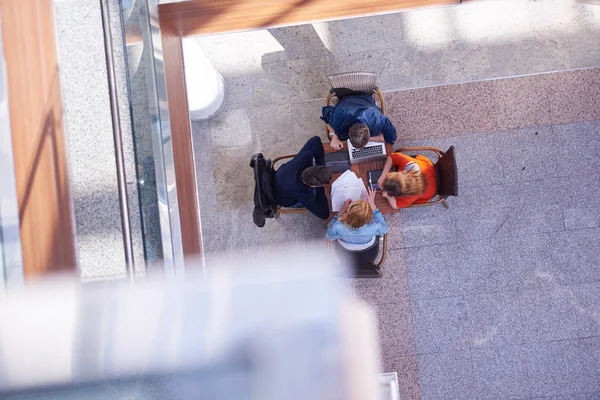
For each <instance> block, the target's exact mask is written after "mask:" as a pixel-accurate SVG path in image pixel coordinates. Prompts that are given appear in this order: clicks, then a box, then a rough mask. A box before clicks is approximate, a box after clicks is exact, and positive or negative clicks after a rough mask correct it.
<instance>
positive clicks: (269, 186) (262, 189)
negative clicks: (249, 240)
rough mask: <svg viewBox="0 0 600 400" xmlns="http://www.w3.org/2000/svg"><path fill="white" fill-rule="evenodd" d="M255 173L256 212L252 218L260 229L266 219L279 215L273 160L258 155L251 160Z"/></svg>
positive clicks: (260, 154)
mask: <svg viewBox="0 0 600 400" xmlns="http://www.w3.org/2000/svg"><path fill="white" fill-rule="evenodd" d="M250 167H251V168H252V170H253V172H254V212H253V214H252V218H253V220H254V223H255V224H256V226H258V227H259V228H262V227H263V226H264V225H265V218H274V217H275V215H276V214H277V202H276V201H275V194H274V193H273V175H274V173H275V172H274V170H273V165H272V163H271V160H267V159H265V158H264V156H263V155H262V153H257V154H254V155H253V156H252V158H251V159H250Z"/></svg>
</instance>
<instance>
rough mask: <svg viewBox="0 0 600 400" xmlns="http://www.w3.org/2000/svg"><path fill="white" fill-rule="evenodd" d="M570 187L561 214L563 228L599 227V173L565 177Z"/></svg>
mask: <svg viewBox="0 0 600 400" xmlns="http://www.w3.org/2000/svg"><path fill="white" fill-rule="evenodd" d="M567 179H568V181H569V183H570V185H571V188H570V190H569V192H568V194H567V202H566V204H565V206H564V210H563V216H564V219H565V220H564V223H565V229H570V230H571V229H582V228H598V227H600V197H598V194H597V191H598V187H600V175H591V176H590V175H588V174H585V175H576V176H572V177H569V178H567Z"/></svg>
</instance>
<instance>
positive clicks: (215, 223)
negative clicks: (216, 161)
mask: <svg viewBox="0 0 600 400" xmlns="http://www.w3.org/2000/svg"><path fill="white" fill-rule="evenodd" d="M192 143H193V146H194V154H195V156H194V163H195V168H196V184H197V186H198V188H201V190H199V191H198V202H199V205H200V224H201V227H202V228H201V229H202V236H203V237H204V234H205V233H206V234H215V233H216V234H218V233H219V217H218V215H217V198H216V192H215V177H214V174H213V158H212V156H213V155H212V143H211V137H210V130H209V123H208V122H205V121H203V122H193V123H192Z"/></svg>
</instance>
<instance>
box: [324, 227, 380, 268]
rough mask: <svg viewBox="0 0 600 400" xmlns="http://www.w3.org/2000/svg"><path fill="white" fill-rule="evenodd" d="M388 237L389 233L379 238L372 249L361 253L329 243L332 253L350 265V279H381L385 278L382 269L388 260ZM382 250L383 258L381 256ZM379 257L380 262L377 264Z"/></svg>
mask: <svg viewBox="0 0 600 400" xmlns="http://www.w3.org/2000/svg"><path fill="white" fill-rule="evenodd" d="M387 236H388V235H387V233H386V234H385V235H381V236H377V238H376V241H375V244H374V245H373V246H372V247H370V248H368V249H366V250H361V251H350V250H346V249H344V248H342V247H341V245H339V244H338V243H336V242H335V241H333V242H332V241H329V240H328V241H327V243H328V248H329V250H330V251H331V252H332V253H336V254H337V256H338V258H340V259H342V261H345V262H347V263H348V264H350V265H349V266H350V269H351V270H350V273H351V276H350V278H381V277H382V276H383V270H382V267H383V264H384V263H385V260H386V258H387ZM380 249H381V256H379V250H380ZM378 257H379V261H377V262H375V261H376V260H377V258H378ZM344 259H345V260H344ZM346 277H348V276H346Z"/></svg>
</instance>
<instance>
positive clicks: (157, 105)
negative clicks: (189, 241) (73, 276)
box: [122, 0, 183, 274]
mask: <svg viewBox="0 0 600 400" xmlns="http://www.w3.org/2000/svg"><path fill="white" fill-rule="evenodd" d="M122 17H123V22H124V24H123V26H124V30H125V32H124V37H125V42H126V43H125V45H126V57H127V66H128V76H129V79H128V80H129V86H130V88H129V89H130V93H131V99H130V104H131V115H132V119H133V121H132V122H133V132H134V143H135V153H136V155H135V156H136V165H137V168H138V176H139V177H140V181H139V187H140V189H139V193H140V206H141V209H142V230H143V234H144V250H145V256H146V262H147V265H148V267H151V266H152V265H164V267H165V270H166V272H167V273H168V274H174V273H175V271H176V269H177V268H178V267H180V266H181V263H182V261H183V260H182V258H183V251H182V247H181V232H180V227H179V210H178V207H177V193H176V185H175V173H174V163H173V152H172V144H171V133H170V121H169V115H168V109H167V98H166V83H165V80H164V68H163V63H162V51H161V41H160V31H159V28H158V20H157V3H156V0H131V1H124V2H122Z"/></svg>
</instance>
